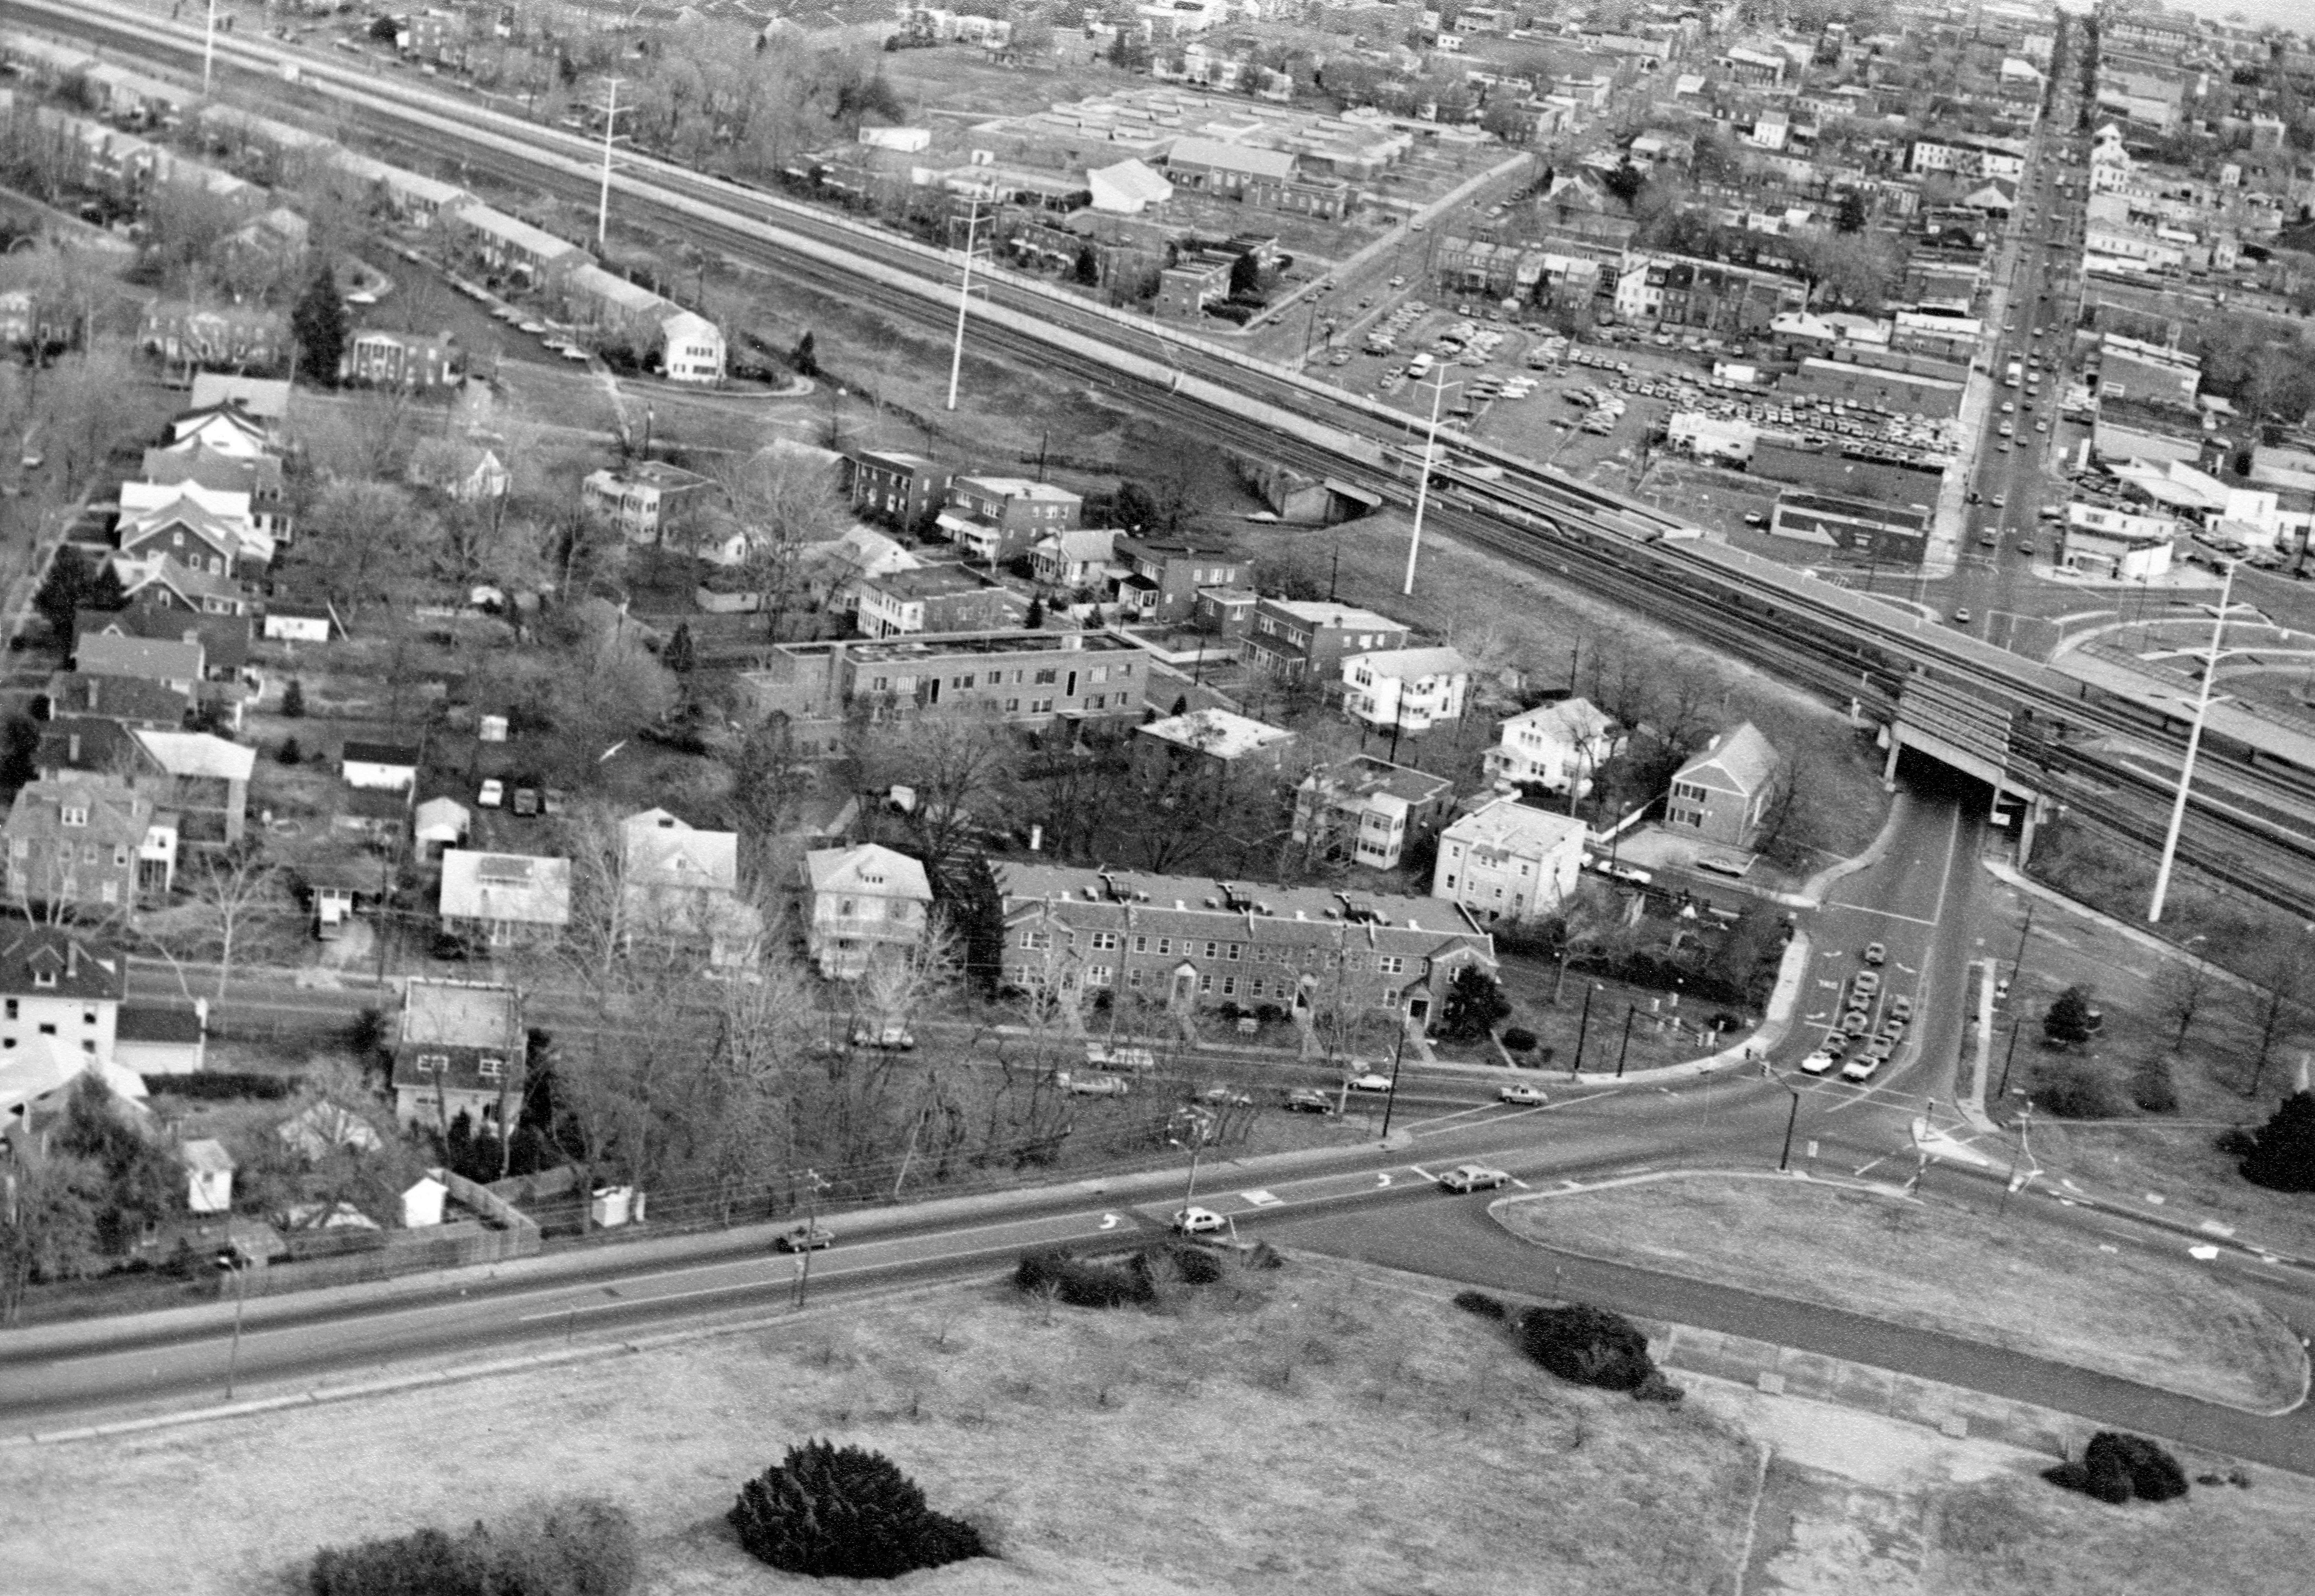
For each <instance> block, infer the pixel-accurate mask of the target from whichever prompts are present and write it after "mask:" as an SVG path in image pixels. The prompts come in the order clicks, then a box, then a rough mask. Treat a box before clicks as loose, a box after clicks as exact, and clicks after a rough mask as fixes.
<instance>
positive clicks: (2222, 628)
mask: <svg viewBox="0 0 2315 1596" xmlns="http://www.w3.org/2000/svg"><path fill="white" fill-rule="evenodd" d="M2234 590H2235V562H2233V561H2232V560H2230V561H2228V562H2227V573H2226V577H2225V579H2224V580H2223V581H2221V583H2220V584H2219V607H2218V608H2217V610H2216V611H2214V612H2213V615H2212V617H2211V647H2210V652H2208V653H2206V654H2205V655H2204V657H2203V687H2202V691H2201V692H2200V693H2198V694H2197V695H2196V696H2195V723H2194V725H2193V726H2192V727H2191V728H2190V729H2189V730H2188V731H2187V732H2186V759H2185V761H2184V762H2183V763H2181V764H2180V765H2179V767H2178V801H2177V802H2174V803H2173V804H2171V806H2170V828H2169V830H2168V831H2166V832H2165V833H2164V834H2163V838H2162V863H2161V864H2160V865H2158V866H2156V868H2155V872H2154V900H2153V901H2152V902H2151V903H2150V904H2148V905H2147V907H2146V923H2147V924H2148V925H2150V926H2151V925H2155V924H2157V923H2159V922H2160V920H2161V918H2162V901H2163V900H2164V899H2166V898H2168V897H2169V895H2170V867H2171V865H2173V864H2175V863H2176V862H2177V860H2178V832H2179V829H2180V828H2182V827H2183V826H2185V825H2186V794H2187V792H2188V790H2189V789H2190V788H2191V787H2192V786H2193V785H2194V781H2195V755H2196V754H2197V753H2199V752H2200V751H2201V750H2202V747H2203V722H2204V719H2206V718H2207V717H2208V716H2209V714H2210V713H2211V685H2212V683H2213V682H2214V681H2215V680H2217V678H2218V674H2219V644H2220V643H2222V642H2223V641H2224V640H2225V638H2226V634H2227V611H2228V609H2229V607H2230V606H2229V603H2228V600H2229V599H2232V598H2233V597H2234Z"/></svg>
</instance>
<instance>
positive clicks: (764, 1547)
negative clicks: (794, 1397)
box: [729, 1441, 988, 1579]
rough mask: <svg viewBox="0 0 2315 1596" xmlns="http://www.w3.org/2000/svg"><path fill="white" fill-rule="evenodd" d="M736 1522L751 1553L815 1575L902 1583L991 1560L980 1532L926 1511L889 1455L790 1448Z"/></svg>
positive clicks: (745, 1489) (821, 1446)
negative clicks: (913, 1575)
mask: <svg viewBox="0 0 2315 1596" xmlns="http://www.w3.org/2000/svg"><path fill="white" fill-rule="evenodd" d="M729 1518H730V1521H731V1524H732V1529H733V1530H736V1531H737V1532H738V1534H739V1537H740V1544H741V1546H742V1547H746V1548H747V1550H748V1551H749V1554H750V1555H752V1556H756V1557H758V1558H759V1559H761V1560H762V1561H764V1562H766V1563H768V1564H770V1565H772V1566H773V1567H775V1568H777V1569H781V1570H783V1571H785V1572H786V1573H789V1574H811V1575H812V1576H814V1577H815V1578H825V1577H828V1576H829V1575H838V1576H841V1577H846V1578H850V1579H897V1578H899V1577H900V1575H901V1574H908V1573H910V1572H912V1571H913V1570H916V1569H918V1568H938V1567H940V1566H941V1565H943V1564H946V1563H955V1562H960V1561H962V1559H964V1558H967V1557H980V1556H987V1555H988V1553H987V1550H986V1548H985V1547H983V1546H982V1544H981V1539H980V1531H979V1530H975V1529H974V1528H973V1527H972V1526H971V1525H970V1524H967V1523H964V1522H962V1521H959V1520H956V1519H952V1518H949V1517H947V1516H945V1514H941V1513H936V1512H933V1511H932V1510H931V1509H930V1508H928V1507H927V1506H926V1505H925V1494H924V1492H923V1490H922V1489H920V1488H919V1487H918V1485H917V1483H916V1482H915V1481H914V1480H911V1479H910V1478H909V1476H907V1475H905V1474H902V1473H901V1472H900V1468H899V1467H898V1466H897V1465H896V1464H894V1463H893V1462H892V1460H891V1459H889V1458H887V1457H885V1456H884V1455H883V1453H881V1452H872V1451H869V1450H867V1449H865V1447H853V1446H846V1447H839V1446H837V1445H835V1444H833V1443H832V1442H829V1441H806V1442H805V1443H804V1444H803V1445H802V1446H800V1447H791V1448H789V1449H788V1455H787V1457H786V1458H785V1459H783V1460H782V1461H781V1463H780V1464H779V1465H778V1467H774V1468H767V1469H766V1470H764V1472H763V1473H762V1474H760V1475H758V1476H756V1477H755V1478H754V1479H751V1480H749V1482H748V1483H747V1484H746V1485H742V1486H741V1488H740V1499H739V1500H738V1501H737V1502H735V1503H732V1512H731V1513H730V1514H729Z"/></svg>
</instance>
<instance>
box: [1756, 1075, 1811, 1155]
mask: <svg viewBox="0 0 2315 1596" xmlns="http://www.w3.org/2000/svg"><path fill="white" fill-rule="evenodd" d="M1761 1078H1763V1079H1764V1080H1772V1081H1774V1082H1776V1083H1777V1084H1778V1086H1782V1087H1784V1089H1785V1090H1786V1092H1787V1093H1788V1094H1790V1095H1791V1097H1792V1100H1793V1105H1792V1107H1791V1108H1789V1109H1787V1111H1786V1112H1785V1150H1784V1151H1783V1152H1781V1153H1778V1155H1777V1168H1778V1171H1779V1172H1782V1171H1784V1170H1788V1169H1790V1168H1791V1167H1792V1165H1793V1127H1794V1126H1795V1125H1796V1124H1798V1123H1799V1122H1800V1117H1801V1094H1800V1088H1798V1087H1797V1086H1794V1085H1793V1083H1792V1082H1790V1081H1788V1080H1787V1079H1786V1078H1785V1077H1783V1076H1781V1075H1778V1073H1777V1072H1776V1071H1775V1070H1773V1069H1771V1068H1769V1062H1768V1060H1765V1059H1763V1060H1761Z"/></svg>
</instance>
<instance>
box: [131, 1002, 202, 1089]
mask: <svg viewBox="0 0 2315 1596" xmlns="http://www.w3.org/2000/svg"><path fill="white" fill-rule="evenodd" d="M112 1061H113V1062H114V1063H116V1064H118V1065H120V1067H121V1068H124V1069H133V1070H135V1071H136V1072H137V1074H139V1075H191V1074H193V1073H195V1072H196V1071H198V1070H200V1069H201V1068H203V1067H204V1066H205V1065H206V1063H207V1061H208V999H207V998H194V999H193V1000H192V1001H191V1003H124V1004H122V1005H121V1006H120V1020H119V1022H118V1024H116V1026H115V1028H114V1031H113V1039H112Z"/></svg>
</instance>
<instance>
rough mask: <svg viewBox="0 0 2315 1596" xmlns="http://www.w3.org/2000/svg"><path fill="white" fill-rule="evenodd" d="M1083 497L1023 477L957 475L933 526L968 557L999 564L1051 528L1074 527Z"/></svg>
mask: <svg viewBox="0 0 2315 1596" xmlns="http://www.w3.org/2000/svg"><path fill="white" fill-rule="evenodd" d="M1084 509H1085V501H1084V500H1083V499H1082V498H1080V497H1079V496H1078V494H1075V493H1072V492H1069V490H1068V489H1067V488H1059V487H1055V486H1054V485H1053V484H1052V483H1042V482H1032V481H1031V480H1030V479H1029V478H1027V477H1025V476H959V477H955V478H953V479H952V480H951V481H950V483H949V484H948V494H947V497H946V499H945V501H943V503H942V506H941V511H940V514H939V516H938V517H937V518H936V522H935V524H936V525H937V526H938V527H939V528H940V529H941V531H942V532H944V533H945V534H946V535H947V536H949V537H950V538H952V539H953V540H954V541H955V543H956V545H957V547H958V548H960V549H962V550H963V551H964V554H965V557H966V558H968V559H971V560H977V561H979V562H980V563H982V564H984V565H989V566H992V567H993V566H997V565H1001V564H1003V563H1006V562H1007V561H1008V560H1013V559H1016V558H1018V557H1019V556H1021V555H1023V554H1027V553H1028V552H1029V548H1030V545H1033V544H1034V543H1035V542H1036V541H1037V539H1039V538H1040V537H1042V536H1045V534H1047V533H1048V532H1067V531H1071V530H1073V529H1074V528H1076V527H1077V524H1078V517H1079V516H1080V515H1081V514H1082V513H1083V511H1084Z"/></svg>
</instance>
